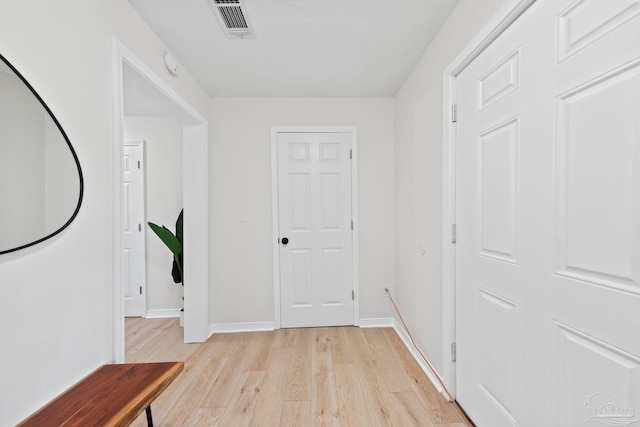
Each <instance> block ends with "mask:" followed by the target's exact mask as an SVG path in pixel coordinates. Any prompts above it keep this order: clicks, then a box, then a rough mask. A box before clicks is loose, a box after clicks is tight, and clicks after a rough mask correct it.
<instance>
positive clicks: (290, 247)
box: [277, 132, 354, 328]
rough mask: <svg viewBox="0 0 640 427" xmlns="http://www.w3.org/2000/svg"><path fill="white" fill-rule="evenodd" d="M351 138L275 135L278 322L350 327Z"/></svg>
mask: <svg viewBox="0 0 640 427" xmlns="http://www.w3.org/2000/svg"><path fill="white" fill-rule="evenodd" d="M351 138H352V134H351V133H285V132H281V133H278V134H277V149H278V211H279V231H280V242H279V243H280V245H279V248H280V298H281V303H280V309H281V326H282V327H285V328H286V327H310V326H338V325H353V324H354V319H353V316H354V311H353V308H354V307H353V293H352V292H353V277H352V268H353V267H352V260H353V253H352V247H353V245H352V229H351V228H352V224H351V160H350V148H351Z"/></svg>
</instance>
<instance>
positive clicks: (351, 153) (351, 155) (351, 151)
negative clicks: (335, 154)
mask: <svg viewBox="0 0 640 427" xmlns="http://www.w3.org/2000/svg"><path fill="white" fill-rule="evenodd" d="M349 158H350V159H353V149H352V148H349Z"/></svg>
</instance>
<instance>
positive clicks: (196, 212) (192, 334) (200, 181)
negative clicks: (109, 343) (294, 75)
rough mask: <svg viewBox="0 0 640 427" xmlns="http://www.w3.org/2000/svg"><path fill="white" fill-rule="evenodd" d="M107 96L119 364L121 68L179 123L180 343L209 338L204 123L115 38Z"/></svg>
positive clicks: (120, 356) (121, 330)
mask: <svg viewBox="0 0 640 427" xmlns="http://www.w3.org/2000/svg"><path fill="white" fill-rule="evenodd" d="M111 52H112V56H111V92H112V103H113V104H112V105H113V107H112V108H113V110H112V112H113V121H112V123H113V128H112V138H113V142H112V146H113V157H112V164H113V171H112V177H113V195H112V197H113V199H112V203H113V211H112V217H113V231H112V235H113V254H112V256H113V272H112V281H113V296H114V299H113V322H114V328H113V360H114V362H116V363H120V362H123V361H124V350H125V348H124V298H123V290H122V283H121V279H120V278H121V270H122V266H121V262H120V247H121V236H120V229H121V218H120V209H121V193H122V155H123V141H124V102H123V101H124V87H123V67H124V65H125V64H126V65H128V66H130V67H131V68H133V69H134V70H135V71H136V72H138V73H139V74H140V76H141V77H142V78H144V79H145V80H146V81H147V82H149V83H150V84H151V85H152V86H153V88H154V89H155V90H157V91H158V93H160V94H161V95H162V96H164V97H165V98H166V99H168V100H169V101H170V102H171V103H172V104H174V106H175V111H178V112H179V113H180V116H181V117H180V119H181V121H182V123H183V151H182V158H183V159H182V162H183V179H182V182H183V184H182V185H183V207H184V210H185V211H187V212H188V219H187V221H185V223H184V252H185V253H188V254H189V256H188V257H186V258H185V261H184V262H185V267H184V268H185V279H186V281H188V283H189V285H188V286H185V289H184V308H185V319H184V341H185V342H204V341H206V340H207V338H208V336H209V331H208V329H209V308H208V301H209V297H208V293H209V271H208V266H209V254H208V237H209V233H208V144H207V139H208V122H207V120H206V119H205V118H204V117H202V116H201V115H200V114H199V113H198V112H197V111H196V110H195V109H194V108H193V107H191V105H189V104H188V103H187V102H186V101H185V100H184V99H183V98H182V97H181V96H180V95H179V94H178V93H177V92H176V91H175V90H173V89H172V88H171V87H170V86H169V85H168V84H167V83H166V82H165V81H164V80H163V79H161V78H160V77H158V76H157V75H156V74H155V73H154V72H153V71H152V70H151V69H150V68H149V67H148V66H147V65H146V64H145V63H144V62H142V61H141V60H140V59H139V58H138V57H137V56H136V55H135V54H134V53H133V52H132V51H130V50H129V49H128V48H127V47H126V46H124V45H123V44H122V43H120V41H118V40H117V39H116V38H112V41H111Z"/></svg>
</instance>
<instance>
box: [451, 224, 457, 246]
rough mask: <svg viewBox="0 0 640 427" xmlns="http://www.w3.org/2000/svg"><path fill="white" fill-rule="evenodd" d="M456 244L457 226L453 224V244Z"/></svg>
mask: <svg viewBox="0 0 640 427" xmlns="http://www.w3.org/2000/svg"><path fill="white" fill-rule="evenodd" d="M455 242H456V225H455V224H451V243H455Z"/></svg>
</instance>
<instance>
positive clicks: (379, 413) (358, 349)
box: [345, 328, 402, 426]
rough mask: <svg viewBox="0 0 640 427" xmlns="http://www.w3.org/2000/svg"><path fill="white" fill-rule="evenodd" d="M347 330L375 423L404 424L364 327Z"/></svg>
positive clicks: (380, 424)
mask: <svg viewBox="0 0 640 427" xmlns="http://www.w3.org/2000/svg"><path fill="white" fill-rule="evenodd" d="M345 331H346V332H347V333H346V337H345V338H346V340H347V341H348V342H349V346H350V349H351V354H352V356H353V358H354V359H355V360H356V365H357V369H358V374H359V376H360V381H361V382H362V385H363V390H364V396H365V401H366V404H367V409H368V411H369V414H370V416H371V418H372V421H373V423H374V425H379V426H398V425H402V420H401V419H400V416H399V414H398V411H397V410H396V407H395V404H394V402H393V399H392V398H391V394H390V393H389V390H388V389H387V387H386V384H385V381H384V378H383V377H382V375H381V374H380V373H379V372H378V368H377V367H376V364H375V361H374V360H373V356H372V355H371V352H370V351H369V345H368V343H367V341H366V340H365V338H364V335H363V333H362V329H360V328H347V329H346V330H345Z"/></svg>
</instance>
